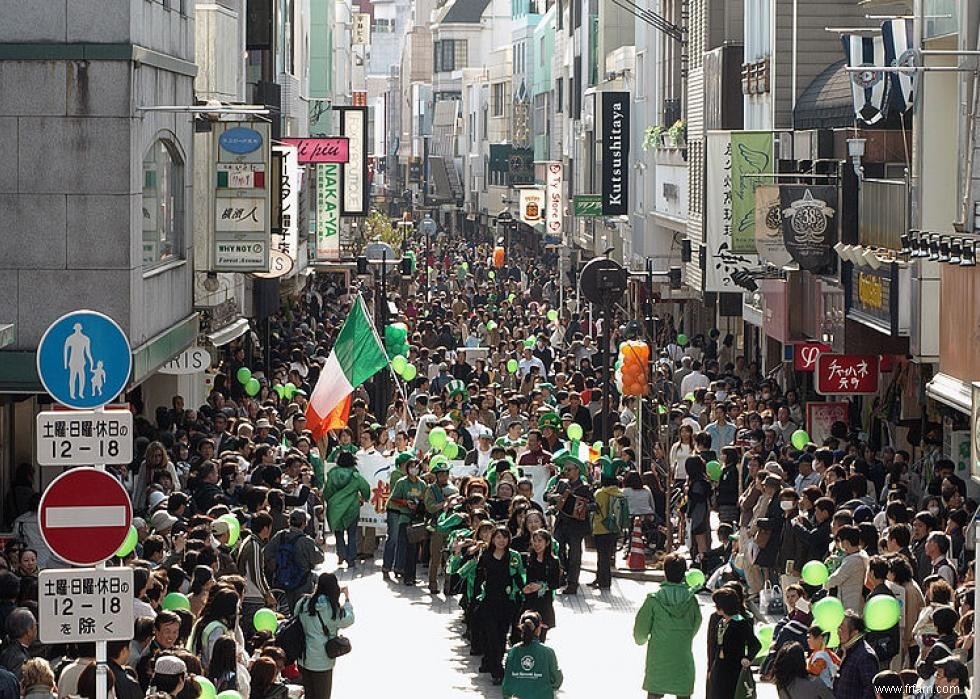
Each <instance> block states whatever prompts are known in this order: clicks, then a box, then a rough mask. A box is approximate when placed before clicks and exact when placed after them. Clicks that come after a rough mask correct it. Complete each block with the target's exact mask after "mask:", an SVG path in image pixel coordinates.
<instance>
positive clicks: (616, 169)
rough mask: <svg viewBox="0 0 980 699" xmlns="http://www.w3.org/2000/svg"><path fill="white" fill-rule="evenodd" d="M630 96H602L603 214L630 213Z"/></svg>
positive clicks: (604, 94) (612, 94) (612, 93)
mask: <svg viewBox="0 0 980 699" xmlns="http://www.w3.org/2000/svg"><path fill="white" fill-rule="evenodd" d="M629 155H630V93H628V92H603V93H602V215H603V216H625V215H626V214H628V213H629Z"/></svg>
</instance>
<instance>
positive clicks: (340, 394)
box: [306, 296, 388, 439]
mask: <svg viewBox="0 0 980 699" xmlns="http://www.w3.org/2000/svg"><path fill="white" fill-rule="evenodd" d="M387 365H388V357H387V356H386V355H385V351H384V347H383V346H382V344H381V340H380V339H379V338H378V333H377V332H376V331H375V329H374V326H373V325H371V319H370V316H368V312H367V306H366V305H365V304H364V299H363V298H361V297H360V296H358V297H357V298H356V299H355V301H354V306H353V308H351V310H350V313H349V314H348V316H347V320H345V321H344V326H343V327H342V328H341V329H340V334H339V335H338V336H337V344H335V345H334V348H333V351H332V352H331V353H330V356H329V357H327V363H326V364H325V365H324V366H323V370H322V371H321V372H320V378H319V379H318V380H317V382H316V386H315V387H314V388H313V395H312V396H310V402H309V405H307V407H306V424H307V427H309V429H310V430H311V431H312V432H313V436H314V438H316V439H320V438H321V437H323V435H325V434H326V433H327V431H328V430H332V429H337V428H340V427H345V426H346V425H347V418H348V416H349V415H350V397H351V393H353V391H354V389H355V388H357V387H358V386H360V385H361V384H362V383H364V382H365V381H367V380H368V379H370V378H371V377H372V376H374V375H375V374H377V373H378V372H379V371H381V370H382V369H384V368H385V367H386V366H387Z"/></svg>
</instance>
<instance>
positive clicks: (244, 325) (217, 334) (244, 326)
mask: <svg viewBox="0 0 980 699" xmlns="http://www.w3.org/2000/svg"><path fill="white" fill-rule="evenodd" d="M247 332H248V318H239V319H238V320H236V321H233V322H231V323H229V324H228V325H226V326H225V327H223V328H221V329H220V330H215V331H214V332H213V333H211V334H210V335H208V336H207V338H208V342H210V343H211V344H212V345H214V346H215V347H221V346H222V345H227V344H228V343H229V342H231V341H232V340H237V339H238V338H240V337H241V336H242V335H244V334H245V333H247Z"/></svg>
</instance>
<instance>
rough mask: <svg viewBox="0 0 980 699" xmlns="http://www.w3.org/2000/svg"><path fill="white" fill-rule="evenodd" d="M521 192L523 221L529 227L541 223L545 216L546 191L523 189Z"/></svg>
mask: <svg viewBox="0 0 980 699" xmlns="http://www.w3.org/2000/svg"><path fill="white" fill-rule="evenodd" d="M520 192H521V221H522V222H523V223H526V224H527V225H529V226H533V225H534V224H535V223H540V222H541V219H542V217H543V216H544V190H543V189H537V188H534V189H522V190H520Z"/></svg>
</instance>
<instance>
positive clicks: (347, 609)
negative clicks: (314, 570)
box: [293, 573, 354, 699]
mask: <svg viewBox="0 0 980 699" xmlns="http://www.w3.org/2000/svg"><path fill="white" fill-rule="evenodd" d="M341 595H343V597H344V600H343V602H344V603H343V605H341V603H340V601H341V600H340V597H341ZM293 614H295V615H296V616H298V617H299V619H300V623H301V624H303V630H304V631H305V632H306V653H305V654H304V655H303V657H302V658H300V659H299V668H300V674H301V677H302V680H303V693H304V694H303V695H304V696H307V697H317V698H318V699H320V698H322V699H330V693H331V691H332V689H333V668H334V665H335V663H336V661H335V660H334V659H333V658H331V657H329V656H328V655H327V641H328V640H330V639H331V638H334V637H335V636H337V634H338V633H339V632H340V629H344V628H347V627H348V626H350V625H351V624H353V623H354V607H353V606H351V603H350V593H349V592H348V590H347V588H346V587H341V586H340V583H339V582H338V581H337V576H336V575H334V574H333V573H320V577H318V578H317V581H316V589H315V590H313V594H310V595H304V596H303V597H302V598H301V599H300V600H299V601H298V602H297V603H296V608H295V609H294V610H293Z"/></svg>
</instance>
